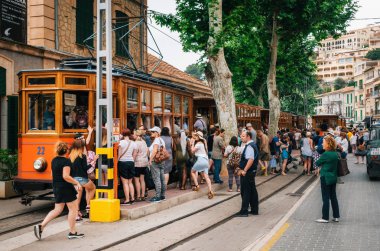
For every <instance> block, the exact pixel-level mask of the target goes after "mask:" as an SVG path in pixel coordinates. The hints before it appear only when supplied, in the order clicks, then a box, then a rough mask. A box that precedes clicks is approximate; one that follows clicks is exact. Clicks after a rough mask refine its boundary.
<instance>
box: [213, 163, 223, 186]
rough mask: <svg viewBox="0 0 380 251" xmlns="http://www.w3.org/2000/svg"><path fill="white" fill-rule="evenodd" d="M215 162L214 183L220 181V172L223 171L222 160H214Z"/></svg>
mask: <svg viewBox="0 0 380 251" xmlns="http://www.w3.org/2000/svg"><path fill="white" fill-rule="evenodd" d="M212 160H213V161H214V182H219V181H220V177H219V174H220V171H221V170H222V160H221V159H212Z"/></svg>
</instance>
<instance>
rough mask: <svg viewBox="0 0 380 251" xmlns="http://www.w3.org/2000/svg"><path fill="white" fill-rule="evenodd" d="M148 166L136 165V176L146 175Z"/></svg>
mask: <svg viewBox="0 0 380 251" xmlns="http://www.w3.org/2000/svg"><path fill="white" fill-rule="evenodd" d="M145 170H146V167H135V177H136V178H139V177H140V176H141V175H145Z"/></svg>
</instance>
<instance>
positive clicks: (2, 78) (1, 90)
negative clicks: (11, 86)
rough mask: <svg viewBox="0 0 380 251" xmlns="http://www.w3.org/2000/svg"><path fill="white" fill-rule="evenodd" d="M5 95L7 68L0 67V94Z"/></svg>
mask: <svg viewBox="0 0 380 251" xmlns="http://www.w3.org/2000/svg"><path fill="white" fill-rule="evenodd" d="M6 95H7V70H6V69H5V68H3V67H0V96H6Z"/></svg>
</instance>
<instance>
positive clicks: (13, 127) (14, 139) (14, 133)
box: [8, 96, 18, 150]
mask: <svg viewBox="0 0 380 251" xmlns="http://www.w3.org/2000/svg"><path fill="white" fill-rule="evenodd" d="M17 148H18V96H8V149H11V150H17Z"/></svg>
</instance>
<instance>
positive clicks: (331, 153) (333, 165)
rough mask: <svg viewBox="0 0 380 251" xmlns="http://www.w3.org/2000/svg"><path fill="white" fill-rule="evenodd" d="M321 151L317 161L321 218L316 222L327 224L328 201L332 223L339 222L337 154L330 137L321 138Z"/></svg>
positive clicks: (333, 140)
mask: <svg viewBox="0 0 380 251" xmlns="http://www.w3.org/2000/svg"><path fill="white" fill-rule="evenodd" d="M323 149H324V150H325V152H324V153H323V154H322V155H321V157H320V158H319V159H318V160H317V166H320V167H321V169H320V179H321V191H322V201H323V206H322V218H321V219H318V220H316V222H318V223H328V222H329V211H330V201H331V206H332V211H333V221H334V222H339V217H340V215H339V204H338V199H337V196H336V183H337V173H338V161H339V159H338V153H337V152H336V142H335V139H334V138H333V137H331V136H326V137H324V138H323Z"/></svg>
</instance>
